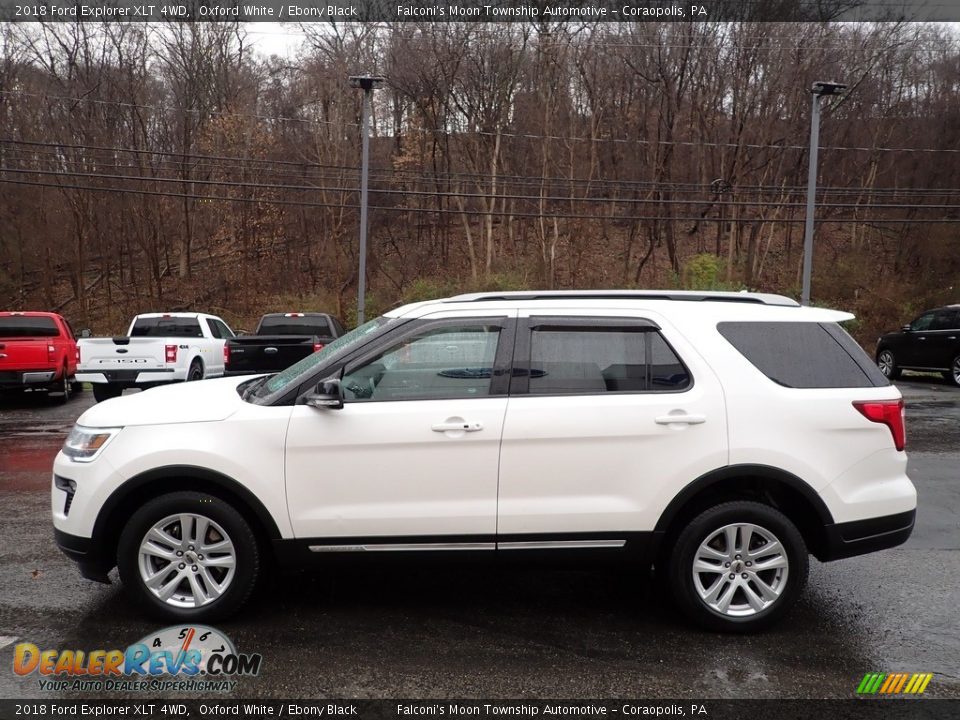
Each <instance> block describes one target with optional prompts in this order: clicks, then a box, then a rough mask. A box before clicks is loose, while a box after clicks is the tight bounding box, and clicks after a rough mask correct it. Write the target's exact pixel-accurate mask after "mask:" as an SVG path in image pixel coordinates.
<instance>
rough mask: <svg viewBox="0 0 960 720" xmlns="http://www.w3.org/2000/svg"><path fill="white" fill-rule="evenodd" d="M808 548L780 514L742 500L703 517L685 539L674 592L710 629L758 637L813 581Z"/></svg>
mask: <svg viewBox="0 0 960 720" xmlns="http://www.w3.org/2000/svg"><path fill="white" fill-rule="evenodd" d="M808 566H809V559H808V557H807V547H806V545H805V544H804V542H803V537H802V536H801V535H800V532H799V531H798V530H797V528H796V526H794V524H793V523H792V522H790V520H789V518H787V516H786V515H784V514H783V513H781V512H780V511H779V510H776V509H775V508H772V507H770V506H769V505H764V504H762V503H757V502H748V501H736V502H728V503H723V504H721V505H716V506H714V507H712V508H710V509H709V510H707V511H705V512H703V513H701V514H700V515H698V516H697V517H696V518H694V519H693V521H691V522H690V524H689V525H687V527H686V528H684V529H683V531H682V532H681V533H680V535H679V537H678V538H677V542H676V545H675V546H674V548H673V552H672V554H671V556H670V564H669V569H670V574H669V578H670V587H671V590H672V592H673V595H674V597H675V598H676V600H677V602H678V603H679V604H680V606H681V608H682V609H683V611H684V612H685V614H686V615H687V616H688V617H690V619H692V620H694V621H695V622H697V623H698V624H700V625H701V626H703V627H705V628H707V629H709V630H717V631H723V632H753V631H757V630H762V629H763V628H766V627H769V626H770V625H771V624H773V623H774V622H776V621H777V620H779V619H780V618H781V617H782V616H783V614H784V613H785V612H786V611H787V610H788V609H789V608H790V606H791V605H793V603H794V602H795V601H796V600H797V598H798V597H799V596H800V592H801V591H802V590H803V586H804V585H805V584H806V581H807V571H808Z"/></svg>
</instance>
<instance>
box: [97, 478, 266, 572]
mask: <svg viewBox="0 0 960 720" xmlns="http://www.w3.org/2000/svg"><path fill="white" fill-rule="evenodd" d="M179 490H192V491H195V492H205V493H208V494H210V495H214V496H216V497H218V498H220V499H221V500H223V501H224V502H227V503H229V504H230V505H232V506H233V507H234V508H236V510H237V512H239V513H240V514H241V515H242V516H243V518H244V520H246V521H247V522H248V523H249V524H250V527H251V528H253V531H254V534H255V535H256V536H257V537H258V538H260V539H261V541H263V542H264V543H267V542H268V541H271V540H277V539H279V538H280V537H281V536H280V529H279V528H278V527H277V523H276V521H275V520H274V519H273V516H272V515H271V514H270V512H269V511H268V510H267V509H266V507H264V505H263V503H261V502H260V500H258V499H257V497H256V496H255V495H254V494H253V493H252V492H251V491H250V490H248V489H247V488H245V487H244V486H243V485H241V484H240V483H238V482H237V481H236V480H234V479H233V478H231V477H228V476H227V475H224V474H222V473H219V472H216V471H214V470H210V469H208V468H202V467H196V466H192V465H170V466H165V467H160V468H154V469H153V470H148V471H147V472H144V473H141V474H139V475H136V476H134V477H132V478H130V480H128V481H127V482H125V483H123V485H121V486H120V487H118V488H117V489H116V490H114V491H113V494H111V495H110V497H108V498H107V500H106V502H105V503H104V504H103V507H102V508H101V509H100V513H99V514H98V515H97V519H96V521H95V522H94V526H93V538H94V540H95V542H96V543H97V544H98V545H99V546H100V547H101V548H102V549H103V551H104V554H105V555H106V556H107V557H109V558H111V559H113V558H115V556H116V548H117V543H118V541H119V539H120V534H121V533H122V532H123V527H124V525H125V520H126V519H127V518H129V517H130V516H131V515H132V514H133V512H134V511H135V510H136V508H138V507H140V506H141V505H143V503H145V502H147V501H148V500H150V499H152V498H154V497H158V496H159V495H164V494H166V493H170V492H176V491H179Z"/></svg>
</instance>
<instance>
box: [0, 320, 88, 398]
mask: <svg viewBox="0 0 960 720" xmlns="http://www.w3.org/2000/svg"><path fill="white" fill-rule="evenodd" d="M78 359H79V358H78V351H77V341H76V339H75V337H74V334H73V329H72V328H71V327H70V323H68V322H67V321H66V320H64V319H63V318H62V317H61V316H60V315H57V314H56V313H48V312H0V393H7V392H11V391H20V390H27V389H31V390H46V391H47V392H54V393H62V394H63V402H66V401H67V400H69V399H70V395H71V393H74V392H78V391H79V390H80V389H81V388H82V387H83V386H82V385H81V384H80V383H78V382H76V381H75V379H74V374H75V373H76V371H77V360H78Z"/></svg>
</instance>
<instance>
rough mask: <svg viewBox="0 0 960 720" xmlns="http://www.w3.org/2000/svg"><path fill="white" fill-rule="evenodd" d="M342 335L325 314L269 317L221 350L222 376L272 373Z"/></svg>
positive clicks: (336, 321) (331, 317) (342, 329)
mask: <svg viewBox="0 0 960 720" xmlns="http://www.w3.org/2000/svg"><path fill="white" fill-rule="evenodd" d="M345 332H346V330H344V328H343V323H341V322H340V321H339V320H338V319H337V318H335V317H334V316H333V315H327V314H326V313H309V312H308V313H269V314H267V315H264V316H263V317H262V318H260V324H259V325H257V329H256V330H255V331H254V333H253V335H239V336H237V337H234V338H230V339H228V340H227V342H226V344H225V345H224V346H223V360H224V364H225V366H226V370H225V372H224V374H225V375H258V374H263V373H275V372H280V371H281V370H283V369H285V368H287V367H289V366H290V365H293V364H294V363H295V362H297V361H299V360H302V359H303V358H305V357H307V355H309V354H310V353H313V352H316V351H317V350H320V349H321V348H322V347H323V346H324V345H326V344H327V343H329V342H332V341H334V340H336V339H337V338H338V337H340V336H341V335H343V334H344V333H345Z"/></svg>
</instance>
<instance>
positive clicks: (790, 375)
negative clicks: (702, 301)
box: [717, 322, 890, 388]
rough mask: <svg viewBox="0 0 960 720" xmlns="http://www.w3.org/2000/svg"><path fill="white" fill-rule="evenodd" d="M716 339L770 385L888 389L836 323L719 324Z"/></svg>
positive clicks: (868, 361) (881, 376)
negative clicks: (766, 379)
mask: <svg viewBox="0 0 960 720" xmlns="http://www.w3.org/2000/svg"><path fill="white" fill-rule="evenodd" d="M717 330H718V331H719V332H720V334H721V335H722V336H723V337H724V338H725V339H726V340H727V342H729V343H730V344H731V345H733V347H734V348H736V349H737V351H738V352H739V353H740V354H741V355H743V356H744V357H745V358H746V359H747V360H749V361H750V363H751V364H752V365H753V366H754V367H756V368H757V369H758V370H759V371H760V372H762V373H763V374H764V375H766V376H767V377H768V378H770V380H772V381H773V382H775V383H777V384H778V385H783V386H784V387H791V388H856V387H882V386H885V385H889V384H890V383H889V381H888V380H887V379H886V378H885V377H884V376H883V373H881V372H880V370H879V369H878V368H877V367H876V365H874V364H873V362H872V361H871V360H870V358H869V357H868V356H867V354H866V353H865V352H864V351H863V349H862V348H861V347H860V346H859V345H857V343H856V341H855V340H854V339H853V338H851V337H850V335H848V334H847V333H846V331H845V330H843V328H841V327H840V326H839V325H837V324H836V323H815V322H722V323H719V324H718V325H717Z"/></svg>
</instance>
